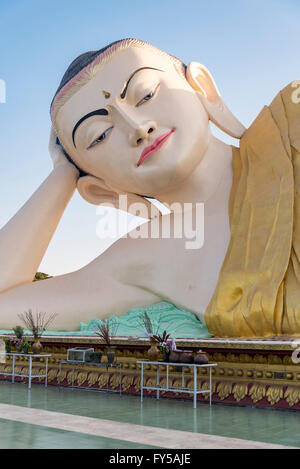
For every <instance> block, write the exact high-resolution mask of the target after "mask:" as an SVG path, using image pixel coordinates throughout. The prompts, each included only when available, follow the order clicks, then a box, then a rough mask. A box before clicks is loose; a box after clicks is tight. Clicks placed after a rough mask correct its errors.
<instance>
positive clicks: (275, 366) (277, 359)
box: [0, 336, 300, 410]
mask: <svg viewBox="0 0 300 469" xmlns="http://www.w3.org/2000/svg"><path fill="white" fill-rule="evenodd" d="M42 344H43V346H44V349H43V352H44V353H51V354H52V357H51V358H50V360H49V371H48V384H49V385H54V386H71V383H72V366H71V365H63V367H62V369H61V371H60V370H59V364H60V361H61V360H66V358H67V349H68V348H72V347H82V346H84V347H94V348H95V351H100V350H102V351H103V347H101V346H99V341H98V340H97V338H93V337H89V338H87V337H84V338H80V337H63V338H62V337H50V336H47V337H43V339H42ZM113 345H116V346H117V350H116V355H117V361H118V362H121V363H122V365H123V368H122V392H123V393H128V394H139V392H140V388H141V380H140V365H139V364H137V363H136V361H137V360H142V359H147V358H148V356H147V350H148V348H149V346H150V345H149V343H148V341H147V340H146V339H136V340H130V339H127V338H126V339H123V338H119V339H115V341H114V344H113ZM177 346H178V348H180V349H187V350H194V351H197V350H199V349H201V350H204V351H205V352H206V353H207V354H208V356H209V359H210V362H216V363H218V366H217V367H216V368H215V369H213V391H214V392H213V402H220V403H223V404H231V405H232V404H234V405H247V406H255V407H272V408H280V409H293V410H300V364H298V363H294V361H295V360H294V361H293V358H292V355H293V353H294V358H297V351H296V352H295V343H294V342H293V340H292V339H290V340H289V339H286V338H285V339H280V338H276V339H274V340H264V339H261V340H236V339H201V340H194V339H189V340H187V339H185V340H183V341H182V342H180V341H177ZM299 355H300V353H299ZM104 360H106V357H104ZM27 365H28V363H26V358H25V357H24V358H23V357H21V359H19V360H17V361H16V366H17V370H18V371H25V369H27ZM34 368H35V369H36V370H41V371H42V370H44V367H43V363H41V362H34ZM10 370H11V359H8V358H7V359H6V360H5V363H0V379H7V377H5V376H3V375H1V371H6V372H7V371H10ZM171 370H172V369H171ZM145 372H146V374H145V378H144V379H145V381H144V384H145V385H146V386H151V385H155V384H156V367H155V366H152V365H150V364H149V365H147V366H146V367H145ZM185 377H186V382H185V386H186V387H190V388H192V387H193V375H192V370H191V369H187V368H186V369H185ZM106 379H107V375H106V371H105V369H102V368H98V367H93V366H92V365H88V364H87V365H86V364H85V365H80V364H78V365H76V367H75V373H74V385H75V386H82V387H86V388H90V389H98V390H99V389H101V388H103V389H105V388H106ZM18 380H20V378H19V379H18V378H16V381H18ZM35 381H36V382H40V383H41V384H42V383H43V380H42V379H39V380H35ZM33 382H34V380H33ZM198 382H199V387H200V386H201V388H202V389H207V387H208V370H207V369H205V368H203V369H202V370H201V372H200V373H199V378H198ZM161 384H162V385H166V377H165V370H163V368H162V373H161ZM169 385H172V386H176V385H178V386H180V385H181V372H178V371H176V368H174V369H173V370H172V371H171V373H170V375H169ZM119 386H120V374H119V370H118V369H117V368H112V369H110V370H109V388H110V389H111V390H115V391H118V389H119ZM147 394H148V395H153V396H155V395H156V394H155V391H148V392H146V391H145V395H147ZM161 396H162V397H168V398H179V397H180V398H185V399H191V395H189V394H179V393H178V394H177V393H173V392H170V393H168V392H161ZM198 400H199V401H208V395H206V394H204V395H199V396H198Z"/></svg>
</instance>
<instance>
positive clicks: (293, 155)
mask: <svg viewBox="0 0 300 469" xmlns="http://www.w3.org/2000/svg"><path fill="white" fill-rule="evenodd" d="M293 92H294V88H293V87H292V86H291V85H289V86H287V87H286V88H285V89H284V90H282V91H281V92H280V93H279V94H278V95H277V97H276V98H275V99H274V101H273V102H272V103H271V105H270V106H269V107H267V106H265V107H264V108H263V110H262V111H261V113H260V114H259V116H258V117H257V119H256V120H255V121H254V123H253V124H252V125H251V126H250V128H249V129H248V130H247V131H246V132H245V134H244V135H243V137H242V139H241V141H240V149H237V148H234V149H233V157H234V158H233V173H234V177H233V185H232V190H231V196H230V203H229V218H230V228H231V240H230V244H229V247H228V250H227V253H226V257H225V259H224V262H223V266H222V269H221V272H220V274H219V281H218V285H217V288H216V290H215V293H214V295H213V297H212V299H211V302H210V304H209V306H208V308H207V310H206V314H205V318H206V324H207V326H208V330H209V332H210V333H211V334H213V335H214V336H215V337H224V336H225V337H248V338H249V337H272V336H277V335H285V334H289V335H293V334H296V333H298V334H299V333H300V261H299V252H300V224H299V220H300V197H299V185H300V165H299V159H300V138H299V135H300V130H299V129H300V106H299V105H298V104H296V103H295V102H293V100H292V94H293ZM270 399H271V401H272V402H273V401H274V400H276V399H275V397H274V398H273V397H272V398H271V397H270Z"/></svg>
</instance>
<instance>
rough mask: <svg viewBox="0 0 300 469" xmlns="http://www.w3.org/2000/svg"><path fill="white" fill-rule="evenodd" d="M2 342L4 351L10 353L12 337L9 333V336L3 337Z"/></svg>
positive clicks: (12, 342) (12, 343)
mask: <svg viewBox="0 0 300 469" xmlns="http://www.w3.org/2000/svg"><path fill="white" fill-rule="evenodd" d="M3 340H4V344H5V352H6V353H11V348H12V346H13V345H14V338H13V336H12V335H11V336H10V337H4V339H3Z"/></svg>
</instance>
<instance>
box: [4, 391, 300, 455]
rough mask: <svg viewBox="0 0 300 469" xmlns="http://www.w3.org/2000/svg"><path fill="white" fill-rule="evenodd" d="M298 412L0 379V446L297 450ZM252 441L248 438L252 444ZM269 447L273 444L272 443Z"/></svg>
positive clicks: (299, 435) (298, 439) (299, 443)
mask: <svg viewBox="0 0 300 469" xmlns="http://www.w3.org/2000/svg"><path fill="white" fill-rule="evenodd" d="M299 418H300V416H299V415H298V413H294V412H284V411H272V410H259V409H252V408H242V407H240V408H238V407H226V406H222V405H214V406H212V408H209V406H208V405H205V404H202V405H201V404H200V405H199V406H198V408H197V409H196V410H194V409H193V407H192V404H191V402H189V401H181V400H168V399H161V400H160V401H157V400H156V399H152V398H146V399H145V400H144V403H143V405H141V403H140V400H139V397H137V396H122V397H121V398H120V397H119V396H118V395H116V394H106V393H96V392H92V391H83V390H73V391H72V390H70V389H62V388H54V387H53V388H52V387H51V388H50V387H49V388H48V389H45V388H44V387H43V386H40V385H34V386H33V388H32V390H31V391H29V390H28V389H27V387H26V385H24V384H19V383H16V384H14V385H12V384H10V383H8V382H0V448H23V447H30V448H117V449H123V448H136V449H138V448H151V447H152V448H155V447H156V448H182V449H184V448H188V449H192V448H268V447H270V444H273V445H276V446H278V445H283V446H287V447H292V446H298V447H299V446H300V432H299V430H298V427H299ZM252 440H253V441H252ZM274 447H275V446H274Z"/></svg>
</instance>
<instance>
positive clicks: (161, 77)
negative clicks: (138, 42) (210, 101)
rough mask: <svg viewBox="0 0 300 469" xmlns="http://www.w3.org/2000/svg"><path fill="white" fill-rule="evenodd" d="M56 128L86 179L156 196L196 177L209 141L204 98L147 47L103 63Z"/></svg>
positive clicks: (68, 105)
mask: <svg viewBox="0 0 300 469" xmlns="http://www.w3.org/2000/svg"><path fill="white" fill-rule="evenodd" d="M140 69H142V70H140ZM95 111H96V112H95ZM56 130H57V132H58V135H59V137H60V140H61V142H62V144H63V146H64V148H65V149H66V151H67V152H68V153H69V154H70V156H71V157H72V159H73V160H74V161H75V162H76V164H77V165H78V166H79V167H80V168H81V169H83V170H84V171H85V172H86V173H88V174H91V175H93V176H95V177H98V178H101V179H103V180H104V181H105V182H106V183H107V184H108V185H110V186H111V187H114V188H118V189H119V190H121V191H124V192H129V193H134V194H139V195H145V196H152V197H156V196H158V195H159V194H162V193H164V192H166V191H168V190H169V189H174V188H175V187H176V186H177V185H179V184H180V183H182V182H183V181H184V180H185V179H186V178H187V177H188V176H189V175H190V174H191V173H192V172H193V171H194V169H195V167H196V166H197V165H198V164H199V162H200V161H201V159H202V157H203V155H204V153H205V151H206V149H207V146H208V141H209V135H210V131H209V120H208V116H207V113H206V111H205V110H204V108H203V106H202V104H201V101H200V100H199V98H198V97H197V92H196V91H194V90H193V88H192V87H191V86H190V85H189V83H188V82H187V80H185V79H184V78H183V77H182V76H181V75H180V74H179V73H178V71H177V70H176V68H175V66H174V65H173V63H172V62H171V61H170V60H169V59H168V58H166V57H164V56H163V55H159V54H157V53H155V52H154V51H152V50H148V49H147V48H140V47H130V48H128V49H125V50H122V51H120V52H118V53H117V54H116V55H115V56H113V58H112V59H111V60H110V61H109V62H108V63H107V64H104V65H103V67H102V69H101V70H100V72H99V73H98V74H97V75H96V76H95V77H94V78H92V79H91V80H90V81H89V82H88V83H87V84H85V85H83V86H82V87H81V88H80V89H79V91H77V92H76V93H75V94H74V95H73V96H72V97H71V98H70V99H69V100H68V101H67V102H66V103H65V104H64V105H63V106H62V107H61V109H60V110H59V111H58V114H57V117H56Z"/></svg>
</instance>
